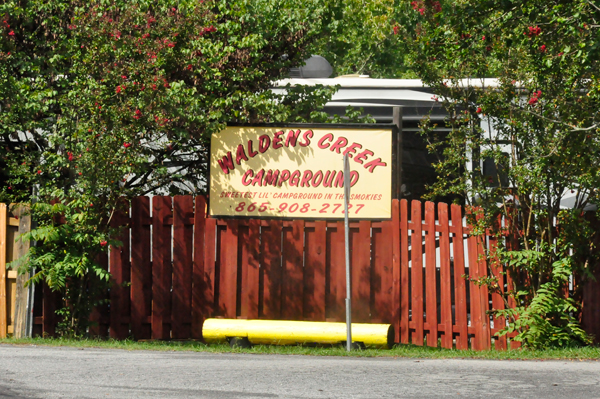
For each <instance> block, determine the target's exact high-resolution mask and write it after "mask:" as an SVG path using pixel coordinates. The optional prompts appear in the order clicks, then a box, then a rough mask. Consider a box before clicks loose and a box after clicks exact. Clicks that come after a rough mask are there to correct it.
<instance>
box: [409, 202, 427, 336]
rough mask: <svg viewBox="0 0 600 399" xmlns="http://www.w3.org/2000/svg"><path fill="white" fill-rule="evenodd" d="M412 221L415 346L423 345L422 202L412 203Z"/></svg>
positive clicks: (412, 292) (412, 288)
mask: <svg viewBox="0 0 600 399" xmlns="http://www.w3.org/2000/svg"><path fill="white" fill-rule="evenodd" d="M411 221H412V223H413V226H414V227H413V229H414V230H413V233H412V235H411V273H410V277H411V284H410V288H411V299H412V320H413V321H414V322H415V331H414V332H413V333H412V335H411V341H412V343H413V344H414V345H419V346H422V345H423V321H424V320H423V246H422V239H423V237H422V235H423V234H422V223H421V202H419V201H417V200H413V201H412V203H411Z"/></svg>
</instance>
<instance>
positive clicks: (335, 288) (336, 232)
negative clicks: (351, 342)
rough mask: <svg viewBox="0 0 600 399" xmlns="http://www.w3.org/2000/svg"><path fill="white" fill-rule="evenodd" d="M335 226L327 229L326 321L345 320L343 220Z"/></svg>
mask: <svg viewBox="0 0 600 399" xmlns="http://www.w3.org/2000/svg"><path fill="white" fill-rule="evenodd" d="M335 226H336V227H335V228H334V229H331V230H327V234H328V236H329V237H328V243H327V248H328V249H329V251H328V260H327V264H328V265H329V291H328V292H327V301H326V309H325V316H326V320H327V321H338V322H342V321H345V320H346V303H345V302H346V255H345V251H344V248H345V245H346V244H345V237H344V222H341V221H339V222H337V223H336V225H335Z"/></svg>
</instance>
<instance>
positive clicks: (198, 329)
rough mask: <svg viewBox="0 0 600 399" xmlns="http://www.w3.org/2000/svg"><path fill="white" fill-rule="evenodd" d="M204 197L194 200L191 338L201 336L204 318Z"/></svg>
mask: <svg viewBox="0 0 600 399" xmlns="http://www.w3.org/2000/svg"><path fill="white" fill-rule="evenodd" d="M205 228H206V197H204V196H197V197H196V198H195V201H194V249H193V254H194V261H193V265H192V325H191V334H192V336H191V337H192V338H193V339H200V338H202V324H203V323H204V319H205V316H204V315H205V314H206V313H205V306H206V304H205V301H204V299H205V298H204V290H205V289H206V287H205V284H204V260H205V241H204V236H205Z"/></svg>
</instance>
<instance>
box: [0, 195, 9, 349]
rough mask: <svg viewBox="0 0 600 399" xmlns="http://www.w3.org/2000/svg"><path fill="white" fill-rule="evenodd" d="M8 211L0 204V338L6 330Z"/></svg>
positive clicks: (4, 335) (4, 334) (4, 205)
mask: <svg viewBox="0 0 600 399" xmlns="http://www.w3.org/2000/svg"><path fill="white" fill-rule="evenodd" d="M7 223H8V209H7V206H6V204H0V338H6V333H7V330H8V312H7V303H6V300H7V298H6V224H7Z"/></svg>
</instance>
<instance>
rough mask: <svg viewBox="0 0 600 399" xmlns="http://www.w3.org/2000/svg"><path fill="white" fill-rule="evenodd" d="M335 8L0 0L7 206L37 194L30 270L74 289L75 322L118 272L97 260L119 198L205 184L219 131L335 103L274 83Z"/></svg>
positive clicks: (262, 0)
mask: <svg viewBox="0 0 600 399" xmlns="http://www.w3.org/2000/svg"><path fill="white" fill-rule="evenodd" d="M19 7H20V8H19ZM328 13H329V11H328V8H327V6H326V5H323V4H321V2H319V1H316V0H307V1H305V2H303V3H302V4H298V3H296V2H295V1H291V0H289V1H288V0H286V1H275V0H254V1H248V0H235V1H229V2H219V1H214V0H207V1H204V2H198V1H188V0H184V1H180V0H157V1H152V2H149V1H147V0H132V1H121V0H119V1H112V2H106V1H104V0H97V1H96V0H94V1H81V0H75V1H66V0H51V1H46V0H44V1H42V0H32V1H28V2H24V3H18V4H16V3H14V2H4V3H2V4H0V141H2V143H1V144H2V145H0V163H1V164H0V166H1V167H2V170H3V171H4V172H5V173H4V176H2V179H3V181H6V183H7V184H5V185H2V186H0V197H1V198H0V201H3V202H8V203H11V202H27V203H34V202H35V204H33V205H32V208H31V209H32V216H33V218H34V221H35V222H36V223H37V228H36V229H34V230H33V231H31V233H29V234H28V238H29V239H31V240H34V241H36V242H37V243H38V245H37V246H35V247H34V246H32V247H31V252H30V254H29V258H28V260H27V267H29V268H30V269H34V268H35V269H36V274H35V276H34V277H33V279H32V281H36V282H41V281H45V282H47V283H48V284H49V285H50V287H51V288H53V289H56V290H60V291H61V292H63V293H65V295H66V297H65V298H66V299H68V301H67V302H66V305H65V306H67V308H68V309H66V310H65V311H64V312H63V314H64V315H65V316H67V315H68V317H70V318H71V320H70V321H69V323H67V324H66V325H65V326H70V327H69V328H83V329H85V326H86V324H85V323H86V322H85V319H86V312H88V313H89V310H90V309H91V306H92V303H93V302H94V300H93V294H94V293H93V292H92V291H93V290H92V289H91V288H89V285H90V284H92V285H94V288H101V287H102V284H101V281H108V273H107V272H106V271H103V270H102V268H100V266H99V265H98V256H100V255H101V254H102V253H103V252H106V251H107V249H108V246H109V244H111V245H112V244H115V245H116V244H117V242H116V240H115V237H117V235H118V233H119V231H118V229H115V228H112V227H111V226H110V221H111V220H112V218H113V216H114V214H115V212H117V211H118V210H119V209H121V207H122V198H123V197H125V198H131V197H134V196H139V195H144V194H147V193H150V192H158V193H170V194H181V193H182V192H186V193H190V192H192V193H200V192H202V191H203V190H206V182H207V161H206V160H207V155H208V154H207V149H208V144H209V138H210V135H211V134H212V133H213V132H215V131H218V130H220V129H222V128H223V127H224V126H225V124H226V123H235V122H238V123H241V122H274V121H295V120H304V121H306V120H307V118H310V117H311V116H312V115H311V112H310V111H311V110H312V109H314V108H311V106H314V104H323V103H324V101H326V100H327V99H328V98H330V96H331V94H332V91H331V90H325V89H322V88H318V89H314V90H313V89H306V90H304V92H303V93H301V94H298V95H296V94H294V93H292V90H290V92H289V93H284V94H282V95H280V96H277V95H274V94H272V93H271V91H270V90H269V89H270V86H271V84H272V83H271V82H272V81H275V80H278V79H280V78H281V77H283V76H284V75H285V74H286V72H287V69H288V68H289V67H291V66H296V65H298V64H299V63H300V62H301V60H302V59H304V58H306V55H307V54H308V45H309V44H311V43H312V42H313V41H314V40H315V39H316V38H317V37H318V35H319V34H320V33H321V31H322V28H323V22H322V19H323V18H322V17H323V16H324V15H325V14H328ZM10 31H14V32H16V34H15V35H9V32H10ZM283 55H286V57H283ZM317 116H318V115H317ZM34 187H35V190H36V191H35V193H32V188H34ZM96 279H99V280H98V281H97V280H96ZM88 289H89V290H90V291H89V295H88V291H87V290H88ZM71 295H73V296H71ZM80 297H83V298H84V299H82V300H81V301H82V302H78V301H79V299H77V300H76V299H74V298H80Z"/></svg>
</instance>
